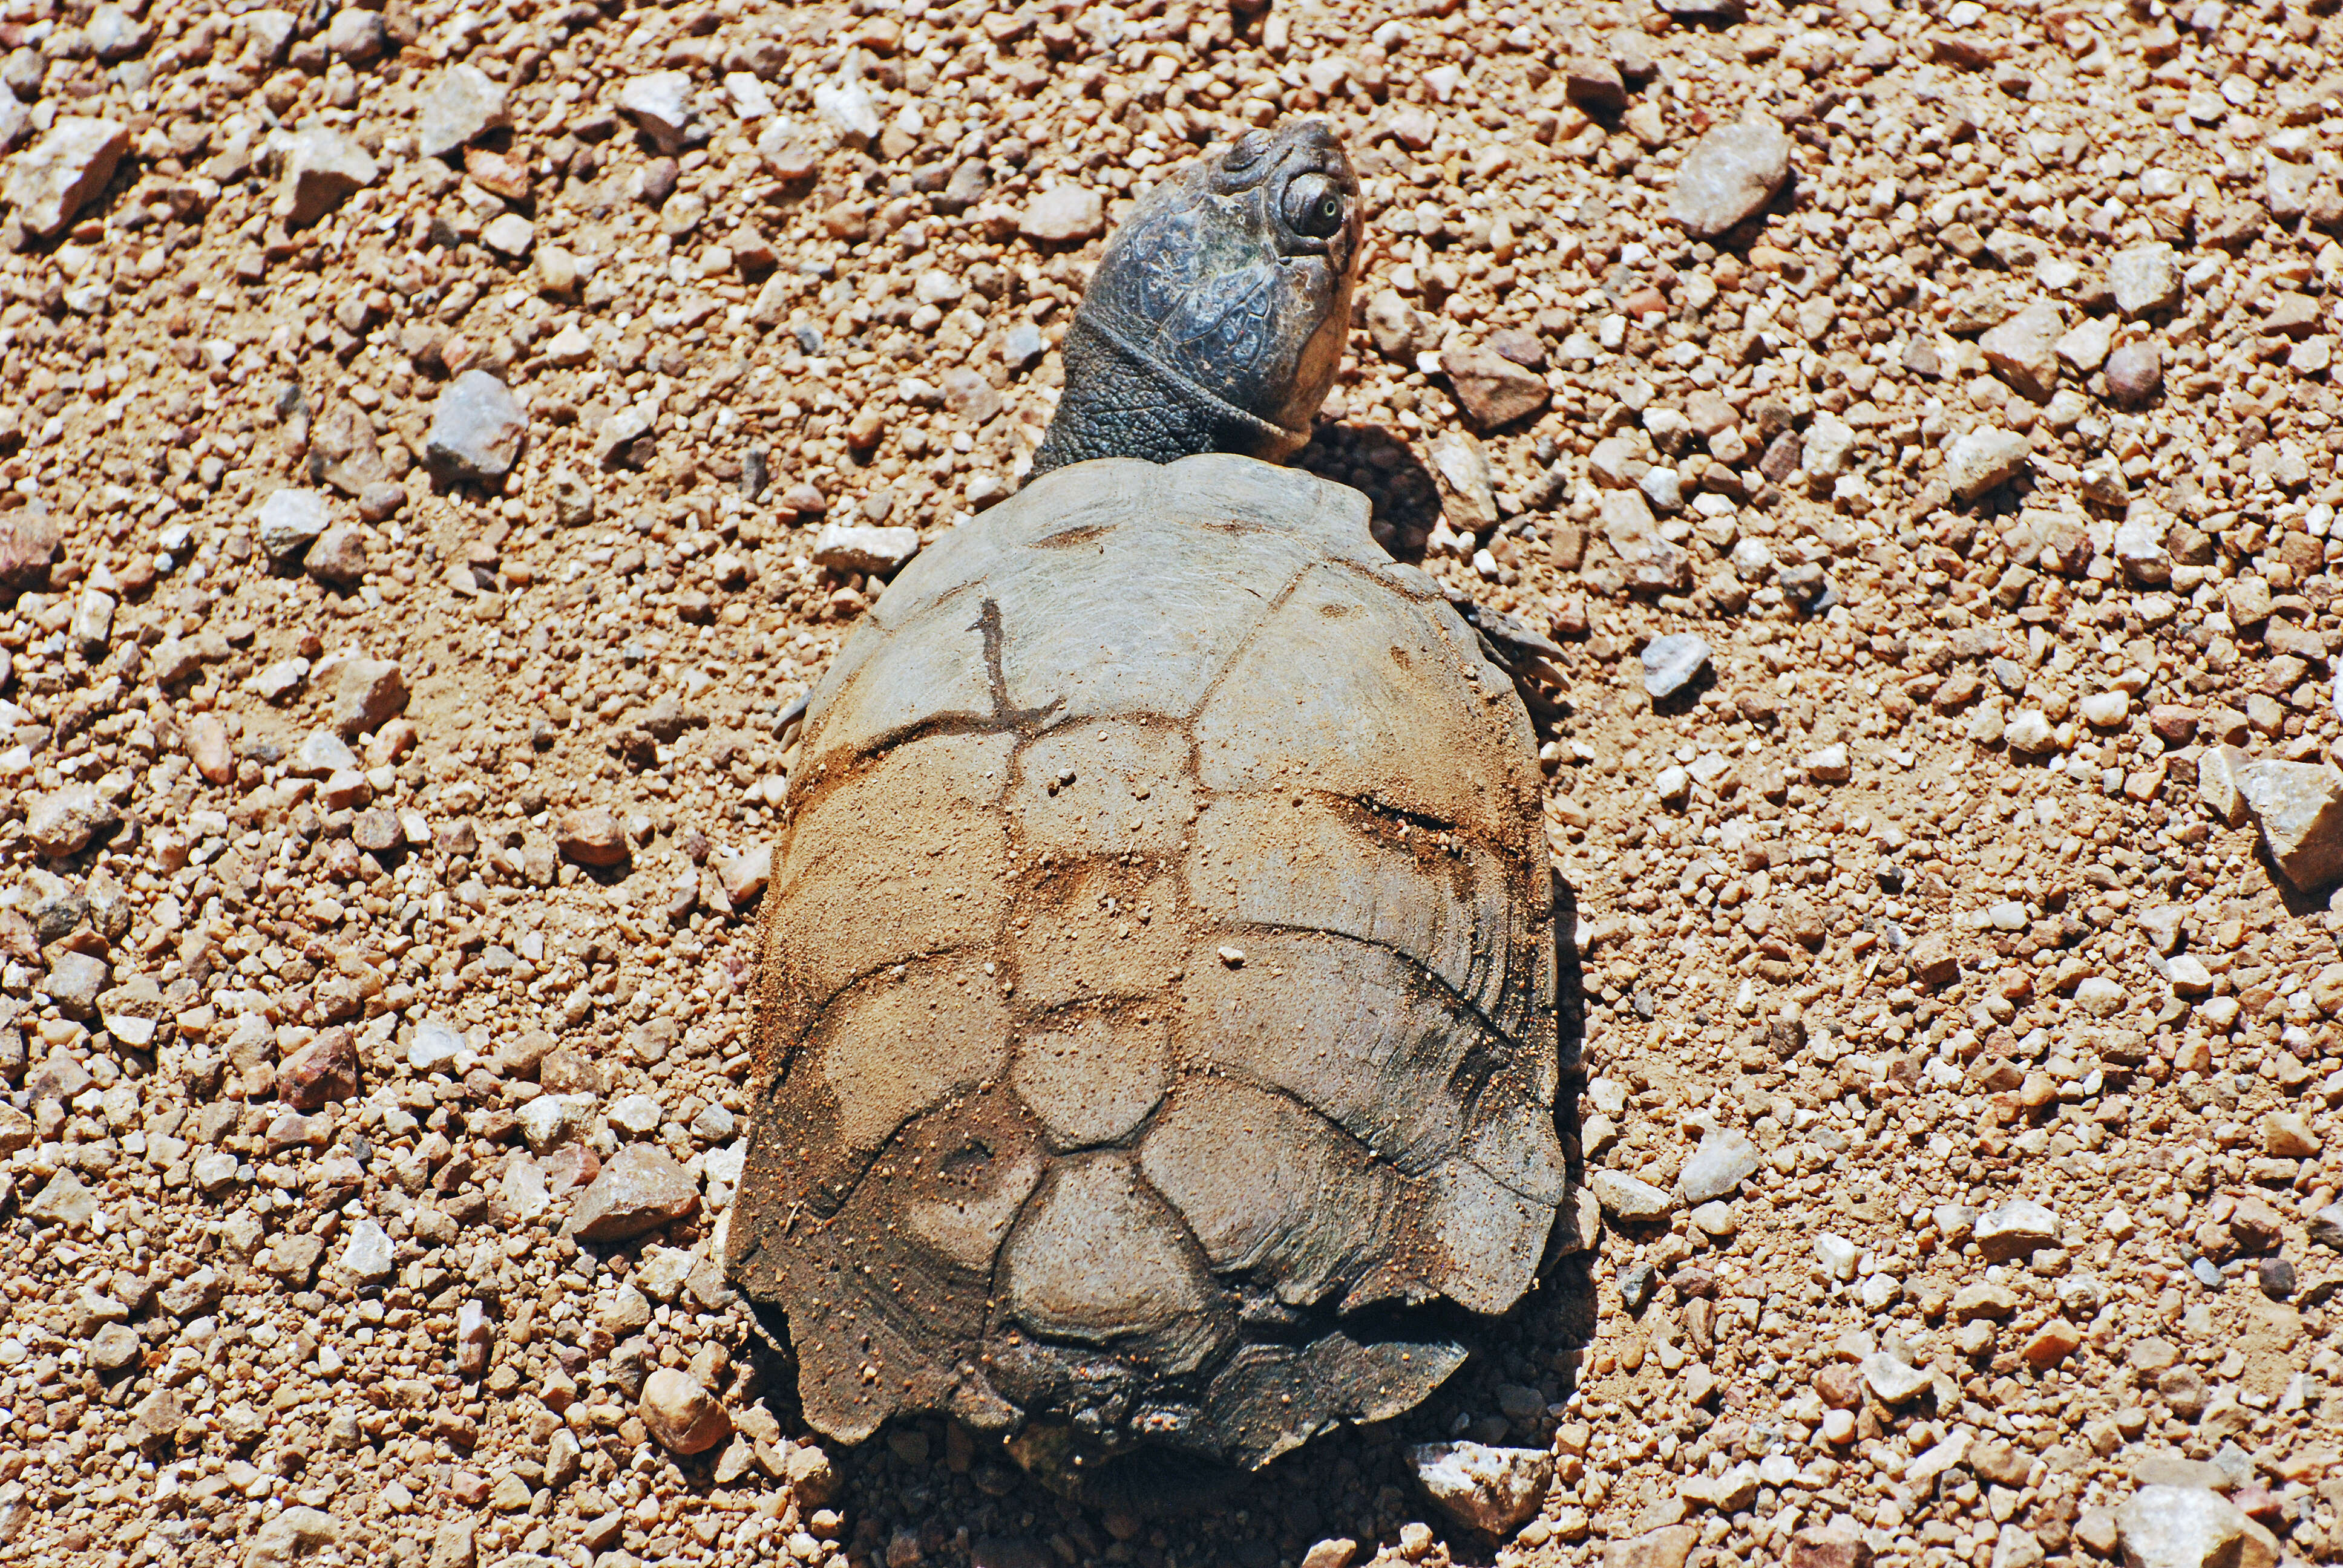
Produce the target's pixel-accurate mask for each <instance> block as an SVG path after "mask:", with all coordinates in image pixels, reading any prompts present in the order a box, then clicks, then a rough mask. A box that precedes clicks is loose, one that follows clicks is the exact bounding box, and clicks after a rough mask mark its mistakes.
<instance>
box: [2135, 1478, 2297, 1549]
mask: <svg viewBox="0 0 2343 1568" xmlns="http://www.w3.org/2000/svg"><path fill="white" fill-rule="evenodd" d="M2257 1528H2258V1526H2256V1525H2255V1524H2254V1522H2253V1521H2252V1520H2251V1519H2248V1518H2247V1516H2246V1513H2245V1511H2244V1510H2243V1509H2241V1508H2239V1507H2238V1506H2237V1504H2236V1503H2231V1502H2230V1501H2229V1500H2228V1499H2227V1498H2226V1497H2223V1496H2221V1495H2220V1494H2219V1493H2214V1492H2207V1491H2205V1490H2203V1489H2201V1488H2198V1487H2193V1486H2143V1487H2141V1488H2140V1489H2139V1491H2138V1492H2137V1493H2133V1495H2132V1496H2131V1498H2130V1499H2129V1500H2128V1501H2127V1502H2126V1503H2124V1504H2123V1505H2122V1506H2121V1507H2119V1508H2117V1510H2116V1533H2117V1539H2118V1540H2119V1541H2120V1542H2121V1543H2122V1546H2123V1556H2124V1564H2125V1568H2245V1564H2246V1563H2247V1544H2248V1542H2247V1533H2248V1532H2249V1531H2252V1530H2254V1529H2257ZM2276 1555H2277V1554H2276V1553H2275V1552H2273V1553H2271V1559H2272V1560H2274V1559H2275V1557H2276Z"/></svg>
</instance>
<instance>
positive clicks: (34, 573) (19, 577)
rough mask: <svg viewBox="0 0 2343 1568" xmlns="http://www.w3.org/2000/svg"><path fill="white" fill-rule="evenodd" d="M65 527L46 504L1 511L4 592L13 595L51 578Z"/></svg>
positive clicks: (0, 590) (0, 574)
mask: <svg viewBox="0 0 2343 1568" xmlns="http://www.w3.org/2000/svg"><path fill="white" fill-rule="evenodd" d="M64 539H65V530H63V529H62V528H59V527H58V526H57V522H56V518H55V517H54V516H52V515H51V513H50V512H49V509H48V508H46V507H24V508H19V509H17V510H15V511H13V512H6V513H0V593H6V594H13V593H15V592H17V591H18V590H19V589H22V588H35V587H38V586H39V585H40V584H42V583H44V582H45V581H46V580H48V575H49V566H50V563H51V562H52V561H54V560H55V558H56V553H57V547H58V546H59V545H60V544H62V543H63V542H64Z"/></svg>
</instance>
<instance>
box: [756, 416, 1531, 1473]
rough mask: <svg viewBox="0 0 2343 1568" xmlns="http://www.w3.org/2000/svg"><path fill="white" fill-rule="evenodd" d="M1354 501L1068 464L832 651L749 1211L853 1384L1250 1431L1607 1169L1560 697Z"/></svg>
mask: <svg viewBox="0 0 2343 1568" xmlns="http://www.w3.org/2000/svg"><path fill="white" fill-rule="evenodd" d="M1366 520H1367V508H1366V504H1365V501H1364V499H1363V498H1362V497H1360V496H1358V495H1357V494H1356V493H1355V492H1354V491H1352V490H1349V489H1347V488H1345V487H1341V486H1335V485H1330V484H1328V483H1327V482H1325V481H1323V480H1321V479H1317V478H1315V477H1311V476H1309V475H1306V474H1300V473H1297V472H1294V471H1292V470H1288V469H1281V468H1275V467H1268V466H1266V465H1263V464H1259V463H1255V462H1252V461H1250V460H1248V459H1244V458H1236V457H1192V458H1187V459H1184V460H1182V461H1181V462H1179V463H1175V464H1172V465H1171V466H1169V467H1155V466H1153V465H1151V464H1145V463H1136V462H1130V461H1119V460H1108V461H1101V462H1095V463H1085V464H1081V465H1078V466H1074V467H1066V468H1062V469H1060V470H1058V471H1056V472H1053V473H1051V474H1050V475H1049V476H1047V477H1045V478H1043V479H1042V480H1041V481H1039V482H1038V483H1036V484H1034V485H1032V486H1031V487H1029V488H1028V489H1027V490H1026V491H1025V492H1023V493H1022V494H1021V495H1020V496H1017V497H1015V498H1012V499H1011V500H1010V501H1008V502H1006V503H1004V504H1003V505H1001V506H1000V507H998V508H993V509H992V510H991V511H989V512H987V513H986V514H985V515H984V516H983V517H982V518H978V519H976V520H974V521H972V522H970V523H968V524H965V525H963V526H962V527H961V528H958V529H956V530H953V531H951V532H949V533H947V534H946V535H945V536H943V537H942V538H939V539H937V540H936V541H935V542H934V543H933V544H932V545H931V546H930V548H928V549H926V550H924V551H923V552H922V553H921V554H920V558H918V560H917V561H916V562H915V563H914V567H913V569H911V570H910V571H907V572H905V573H904V574H903V575H902V576H901V577H900V578H898V580H897V582H896V584H895V585H894V587H892V588H890V589H889V591H888V593H887V594H886V595H885V596H884V598H882V600H881V603H880V608H879V610H878V612H877V613H875V614H874V616H873V617H872V618H871V619H870V623H869V624H867V625H866V626H865V627H864V628H862V629H861V630H860V631H859V632H858V633H857V634H856V635H855V636H854V637H853V638H851V639H850V642H849V644H848V646H847V648H846V649H845V650H844V651H843V652H842V653H841V655H840V659H839V662H838V665H837V667H836V668H834V669H833V670H832V672H831V673H830V677H829V678H827V679H826V680H825V681H824V682H823V683H822V684H821V686H820V689H819V690H818V691H817V693H816V696H815V698H814V699H813V701H812V703H811V704H810V705H809V709H808V712H807V715H806V729H805V733H804V738H803V740H802V742H801V746H800V757H801V765H800V767H799V769H798V770H797V772H796V774H795V775H794V776H793V778H792V780H791V789H790V796H789V801H788V803H787V806H788V812H789V822H788V837H787V839H786V840H785V841H784V842H782V843H781V844H779V845H778V846H777V849H778V850H779V854H778V859H777V861H776V866H775V872H774V876H773V879H772V882H771V885H770V888H769V891H768V893H767V895H766V911H765V912H766V920H767V927H768V929H767V936H766V942H765V959H764V961H763V966H762V969H761V970H760V975H759V990H758V1000H757V1012H756V1017H757V1020H758V1027H759V1030H760V1031H761V1034H760V1038H759V1042H758V1045H757V1049H756V1052H755V1060H756V1061H757V1063H758V1071H759V1075H760V1076H759V1083H758V1087H757V1093H756V1096H755V1104H756V1107H757V1114H756V1124H755V1127H754V1129H753V1131H752V1137H751V1141H750V1147H749V1159H748V1163H747V1170H746V1173H745V1175H744V1180H743V1182H742V1185H741V1188H740V1190H739V1200H738V1206H737V1207H736V1209H735V1211H734V1214H733V1218H732V1222H731V1225H730V1229H729V1236H730V1240H729V1244H728V1245H729V1268H730V1269H731V1271H732V1274H733V1277H734V1278H735V1280H736V1281H737V1282H739V1285H740V1288H741V1289H742V1290H743V1291H744V1292H746V1293H747V1294H748V1295H749V1297H750V1298H751V1299H752V1300H753V1301H755V1302H759V1303H763V1304H764V1305H766V1306H768V1307H776V1308H779V1310H780V1311H781V1312H784V1313H785V1314H786V1315H787V1321H788V1332H789V1337H790V1339H791V1341H792V1342H794V1343H795V1344H796V1345H797V1347H798V1352H799V1355H798V1365H799V1392H800V1395H801V1397H802V1400H803V1404H804V1409H805V1411H806V1413H807V1417H808V1419H809V1421H810V1422H813V1424H814V1425H815V1426H816V1427H817V1428H819V1429H820V1430H821V1431H823V1432H830V1433H831V1434H833V1435H837V1436H840V1437H846V1438H849V1439H853V1438H858V1437H860V1436H863V1435H868V1433H869V1432H871V1431H873V1430H875V1429H876V1427H877V1425H878V1424H879V1423H880V1422H883V1421H884V1420H886V1419H887V1418H888V1417H890V1415H893V1414H895V1413H898V1412H914V1411H943V1412H951V1413H952V1414H954V1415H955V1416H956V1417H958V1418H959V1419H961V1420H963V1421H967V1422H970V1423H972V1424H974V1425H976V1426H978V1427H979V1428H980V1430H984V1431H988V1432H1021V1433H1022V1434H1023V1435H1021V1436H1020V1437H1019V1439H1018V1442H1019V1443H1020V1444H1021V1445H1022V1447H1021V1452H1022V1451H1024V1450H1028V1449H1030V1450H1032V1451H1034V1452H1041V1451H1042V1450H1045V1449H1050V1448H1051V1446H1052V1445H1053V1444H1057V1443H1060V1442H1071V1443H1074V1444H1075V1445H1076V1446H1078V1447H1079V1446H1081V1445H1082V1444H1089V1443H1095V1444H1097V1445H1099V1446H1098V1448H1097V1449H1096V1452H1100V1453H1112V1452H1119V1451H1120V1450H1121V1448H1124V1447H1128V1446H1130V1445H1131V1444H1133V1443H1141V1444H1143V1443H1151V1442H1160V1443H1163V1444H1167V1445H1169V1446H1172V1447H1176V1448H1180V1449H1182V1450H1184V1451H1186V1452H1192V1453H1201V1454H1206V1455H1217V1456H1219V1457H1221V1458H1222V1459H1225V1460H1226V1461H1228V1462H1232V1463H1238V1464H1242V1465H1249V1466H1250V1465H1258V1464H1261V1463H1263V1462H1267V1461H1268V1460H1269V1459H1270V1458H1272V1457H1274V1456H1275V1455H1276V1454H1277V1453H1279V1452H1284V1451H1286V1450H1287V1449H1289V1448H1291V1447H1292V1446H1294V1445H1295V1444H1298V1443H1300V1442H1303V1441H1305V1440H1306V1439H1307V1438H1308V1437H1309V1435H1310V1434H1311V1433H1312V1432H1316V1431H1319V1430H1321V1429H1322V1428H1323V1427H1324V1426H1326V1425H1328V1424H1331V1423H1334V1422H1345V1421H1363V1420H1379V1419H1383V1418H1385V1417H1387V1416H1389V1415H1392V1414H1396V1413H1397V1412H1400V1411H1403V1410H1405V1409H1406V1408H1408V1407H1409V1406H1411V1405H1413V1404H1414V1403H1415V1402H1418V1401H1419V1400H1421V1399H1422V1398H1423V1396H1424V1395H1425V1394H1426V1393H1427V1392H1429V1391H1430V1390H1431V1389H1433V1388H1434V1387H1436V1386H1437V1385H1438V1384H1439V1383H1440V1382H1442V1381H1443V1380H1444V1379H1445V1378H1446V1377H1447V1376H1448V1375H1449V1374H1450V1373H1451V1372H1453V1370H1454V1369H1455V1366H1456V1365H1457V1364H1458V1362H1460V1361H1461V1360H1462V1358H1463V1354H1464V1349H1463V1342H1460V1341H1459V1340H1458V1339H1457V1338H1455V1337H1454V1335H1453V1332H1452V1331H1453V1325H1454V1323H1455V1321H1456V1319H1457V1316H1458V1314H1457V1313H1456V1312H1455V1311H1454V1307H1462V1308H1463V1309H1465V1310H1466V1311H1467V1312H1472V1313H1479V1314H1483V1315H1492V1314H1495V1313H1499V1312H1504V1311H1505V1310H1507V1309H1508V1308H1509V1307H1510V1306H1511V1305H1512V1304H1513V1302H1514V1301H1516V1300H1517V1299H1518V1298H1519V1297H1520V1296H1521V1294H1522V1293H1523V1291H1524V1290H1526V1289H1527V1288H1528V1286H1529V1284H1530V1282H1532V1280H1533V1279H1534V1274H1535V1271H1536V1269H1537V1267H1538V1265H1539V1263H1540V1261H1541V1259H1542V1257H1543V1256H1544V1246H1545V1240H1546V1237H1547V1235H1548V1234H1549V1232H1550V1231H1551V1229H1552V1225H1553V1222H1554V1215H1555V1212H1556V1211H1557V1210H1558V1208H1559V1207H1560V1206H1561V1205H1562V1204H1563V1202H1564V1201H1565V1200H1567V1199H1569V1198H1570V1196H1571V1195H1570V1193H1569V1191H1568V1188H1567V1183H1566V1181H1565V1177H1564V1165H1563V1159H1564V1156H1563V1150H1562V1145H1561V1142H1560V1140H1559V1137H1558V1135H1557V1130H1556V1128H1555V1126H1554V1094H1555V1081H1556V1073H1557V1063H1556V1050H1555V1045H1556V1027H1555V1019H1554V985H1555V976H1556V970H1555V964H1554V937H1555V931H1554V919H1553V914H1552V910H1551V909H1550V907H1549V903H1548V887H1549V882H1548V873H1547V870H1546V863H1545V850H1544V836H1543V830H1542V825H1541V822H1540V819H1539V811H1540V781H1539V776H1538V773H1537V767H1536V762H1535V759H1534V755H1533V753H1532V750H1531V747H1530V730H1529V727H1528V720H1527V716H1526V714H1525V713H1524V712H1523V709H1522V708H1521V705H1520V702H1519V699H1517V698H1516V697H1515V696H1514V695H1513V691H1512V689H1511V687H1510V686H1509V685H1507V684H1505V682H1504V681H1503V678H1502V677H1501V676H1500V675H1499V674H1498V673H1497V672H1496V671H1494V670H1493V668H1492V667H1491V666H1489V665H1488V664H1487V663H1486V661H1485V660H1483V658H1482V657H1481V653H1480V649H1479V647H1478V644H1477V642H1476V640H1475V638H1474V637H1473V633H1472V632H1471V631H1470V629H1469V628H1466V627H1465V626H1464V625H1463V622H1462V621H1461V620H1460V619H1459V618H1457V616H1456V614H1455V612H1454V611H1453V609H1452V608H1450V607H1449V605H1448V604H1447V603H1446V602H1445V600H1444V599H1443V598H1442V597H1441V594H1440V590H1439V588H1438V586H1437V585H1436V584H1434V583H1433V582H1432V581H1431V580H1430V579H1429V578H1423V574H1421V573H1419V572H1415V571H1413V569H1412V568H1401V567H1398V566H1396V565H1395V564H1393V563H1392V562H1391V561H1390V559H1389V558H1388V557H1387V556H1385V555H1384V554H1383V551H1382V550H1380V549H1379V548H1377V547H1376V546H1375V545H1374V544H1373V541H1372V540H1371V539H1370V538H1369V537H1368V535H1367V532H1366ZM1232 955H1241V956H1232ZM1447 1303H1454V1306H1453V1307H1452V1306H1450V1305H1448V1304H1447ZM1419 1308H1428V1309H1429V1310H1430V1311H1432V1312H1437V1313H1440V1314H1444V1315H1443V1316H1441V1317H1438V1318H1436V1319H1431V1318H1425V1317H1419V1316H1414V1315H1412V1314H1413V1313H1415V1312H1416V1311H1417V1309H1419ZM1433 1322H1440V1323H1441V1324H1443V1327H1442V1328H1441V1329H1439V1330H1434V1329H1433V1327H1432V1323H1433ZM1051 1432H1055V1433H1057V1434H1059V1435H1057V1436H1054V1437H1052V1436H1049V1435H1047V1434H1049V1433H1051Z"/></svg>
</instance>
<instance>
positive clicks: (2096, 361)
mask: <svg viewBox="0 0 2343 1568" xmlns="http://www.w3.org/2000/svg"><path fill="white" fill-rule="evenodd" d="M2114 343H2115V323H2114V322H2113V321H2112V320H2111V319H2109V318H2108V317H2104V316H2086V317H2083V319H2082V320H2080V321H2078V322H2077V323H2076V324H2075V326H2074V327H2073V329H2072V330H2070V331H2069V332H2067V333H2066V336H2065V337H2061V338H2059V339H2058V344H2057V348H2058V357H2059V358H2061V359H2063V360H2065V361H2066V363H2067V364H2068V365H2070V366H2072V367H2074V369H2075V371H2076V373H2077V375H2082V376H2088V375H2089V374H2090V373H2091V372H2092V371H2094V370H2097V368H2098V367H2100V366H2102V365H2104V364H2106V363H2107V350H2108V349H2109V348H2110V347H2113V346H2114Z"/></svg>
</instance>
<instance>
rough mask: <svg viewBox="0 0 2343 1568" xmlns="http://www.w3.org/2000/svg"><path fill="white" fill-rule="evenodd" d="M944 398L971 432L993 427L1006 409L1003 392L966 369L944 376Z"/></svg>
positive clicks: (955, 370) (946, 372)
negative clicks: (993, 419)
mask: <svg viewBox="0 0 2343 1568" xmlns="http://www.w3.org/2000/svg"><path fill="white" fill-rule="evenodd" d="M943 395H944V407H947V408H949V409H950V410H951V411H952V413H953V414H954V415H955V416H957V417H960V418H961V419H963V420H965V421H967V423H968V426H969V427H970V429H976V428H979V427H982V426H983V425H985V424H987V423H989V422H990V420H991V419H992V418H993V417H994V416H995V415H997V414H999V413H1000V412H1001V408H1002V407H1003V404H1002V401H1001V390H1000V388H999V387H995V386H993V384H992V383H991V382H990V381H987V380H986V379H985V378H984V377H981V376H980V375H978V374H977V373H976V372H975V371H973V370H970V369H969V368H968V367H966V366H964V365H963V366H954V367H952V368H951V369H950V370H947V371H945V372H944V374H943Z"/></svg>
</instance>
